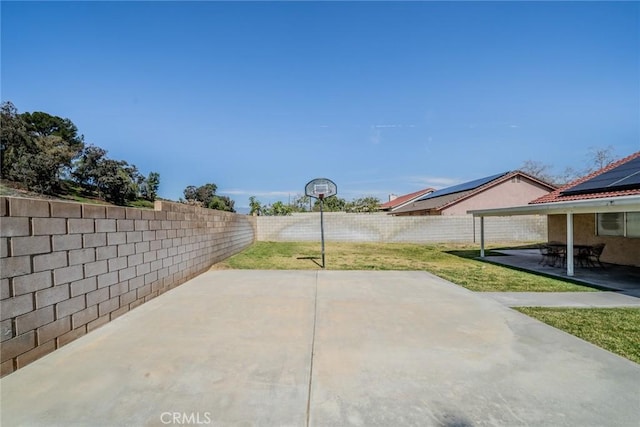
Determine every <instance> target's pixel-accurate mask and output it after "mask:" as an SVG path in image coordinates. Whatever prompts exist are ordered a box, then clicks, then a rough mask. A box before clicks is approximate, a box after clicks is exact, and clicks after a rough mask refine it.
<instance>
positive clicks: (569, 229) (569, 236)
mask: <svg viewBox="0 0 640 427" xmlns="http://www.w3.org/2000/svg"><path fill="white" fill-rule="evenodd" d="M565 260H566V262H567V276H573V213H572V212H567V254H566V258H565Z"/></svg>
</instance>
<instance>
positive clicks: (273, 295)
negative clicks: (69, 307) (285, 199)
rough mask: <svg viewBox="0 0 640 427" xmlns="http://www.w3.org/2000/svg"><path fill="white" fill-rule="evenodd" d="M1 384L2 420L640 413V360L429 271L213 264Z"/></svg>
mask: <svg viewBox="0 0 640 427" xmlns="http://www.w3.org/2000/svg"><path fill="white" fill-rule="evenodd" d="M0 387H1V391H0V392H1V409H2V414H1V417H2V418H1V419H2V425H3V426H4V425H7V426H16V425H28V426H34V425H35V426H38V425H46V426H69V425H75V426H84V425H91V426H95V425H105V426H106V425H109V426H111V425H118V426H120V425H132V426H138V425H140V426H162V425H185V424H189V425H216V426H245V425H246V426H249V425H255V426H305V425H313V426H330V425H336V426H337V425H339V426H344V425H363V426H376V425H378V426H388V425H421V426H454V425H455V426H476V425H478V426H479V425H490V426H491V425H493V426H513V425H554V426H575V425H581V426H601V425H616V426H637V420H638V417H640V402H639V401H638V395H639V393H640V365H637V364H635V363H633V362H631V361H628V360H626V359H623V358H621V357H618V356H616V355H614V354H611V353H609V352H607V351H605V350H602V349H600V348H597V347H595V346H593V345H591V344H588V343H586V342H584V341H582V340H580V339H578V338H575V337H573V336H571V335H568V334H565V333H563V332H561V331H558V330H556V329H554V328H551V327H549V326H547V325H545V324H543V323H541V322H538V321H536V320H533V319H531V318H529V317H527V316H525V315H523V314H520V313H517V312H515V311H514V310H511V309H509V308H507V307H505V306H503V305H502V304H500V303H499V302H497V301H495V300H493V299H491V298H487V297H483V296H481V295H478V294H475V293H473V292H470V291H468V290H466V289H464V288H461V287H459V286H456V285H453V284H451V283H449V282H446V281H444V280H441V279H439V278H437V277H435V276H432V275H430V274H428V273H425V272H356V271H352V272H344V271H301V272H294V271H286V272H283V271H224V270H222V271H221V270H219V271H211V272H208V273H206V274H203V275H201V276H199V277H197V278H195V279H193V280H191V281H190V282H187V283H185V284H184V285H182V286H180V287H178V288H176V289H174V290H172V291H170V292H168V293H166V294H163V295H161V296H159V297H158V298H156V299H154V300H152V301H150V302H148V303H146V304H144V305H143V306H141V307H138V308H136V309H135V310H132V311H131V312H129V313H127V314H125V315H123V316H122V317H120V318H118V319H116V320H115V321H113V322H111V323H109V324H107V325H105V326H103V327H102V328H100V329H98V330H96V331H94V332H92V333H90V334H88V335H86V336H84V337H82V338H80V339H78V340H76V341H74V342H72V343H71V344H69V345H67V346H65V347H63V348H62V349H60V350H57V351H55V352H54V353H52V354H50V355H48V356H46V357H44V358H42V359H40V360H38V361H36V362H34V363H32V364H31V365H29V366H27V367H25V368H23V369H20V370H18V371H17V372H14V373H12V374H10V375H8V376H7V377H5V378H3V379H2V380H0Z"/></svg>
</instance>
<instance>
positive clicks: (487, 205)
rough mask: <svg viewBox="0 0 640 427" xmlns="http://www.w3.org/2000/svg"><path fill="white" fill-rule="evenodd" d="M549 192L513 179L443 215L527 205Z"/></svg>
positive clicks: (519, 178)
mask: <svg viewBox="0 0 640 427" xmlns="http://www.w3.org/2000/svg"><path fill="white" fill-rule="evenodd" d="M548 193H549V190H548V189H547V188H545V187H542V186H540V185H539V184H537V183H535V182H533V181H530V180H528V179H526V178H521V177H513V178H511V179H510V180H508V181H505V182H503V183H501V184H498V185H496V186H495V187H491V188H489V189H487V190H485V191H483V192H481V193H478V194H476V195H474V196H473V197H470V198H469V199H467V200H464V201H462V202H460V203H456V204H455V205H453V206H451V207H449V208H447V209H443V210H442V215H465V214H466V213H467V211H470V210H474V209H494V208H504V207H511V206H522V205H526V204H527V203H529V202H530V201H532V200H535V199H537V198H539V197H542V196H544V195H545V194H548Z"/></svg>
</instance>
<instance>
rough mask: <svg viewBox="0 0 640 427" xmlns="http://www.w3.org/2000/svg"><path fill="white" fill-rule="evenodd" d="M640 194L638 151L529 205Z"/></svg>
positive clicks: (639, 159)
mask: <svg viewBox="0 0 640 427" xmlns="http://www.w3.org/2000/svg"><path fill="white" fill-rule="evenodd" d="M633 195H640V151H638V152H637V153H633V154H631V155H630V156H627V157H625V158H624V159H621V160H618V161H617V162H614V163H612V164H610V165H608V166H605V167H604V168H602V169H600V170H597V171H595V172H593V173H591V174H589V175H586V176H584V177H582V178H579V179H577V180H575V181H573V182H570V183H569V184H567V185H565V186H562V187H560V188H558V189H557V190H555V191H553V192H551V193H549V194H546V195H544V196H542V197H539V198H537V199H535V200H533V201H531V202H530V204H539V203H553V202H568V201H574V200H588V199H602V198H608V197H619V196H633Z"/></svg>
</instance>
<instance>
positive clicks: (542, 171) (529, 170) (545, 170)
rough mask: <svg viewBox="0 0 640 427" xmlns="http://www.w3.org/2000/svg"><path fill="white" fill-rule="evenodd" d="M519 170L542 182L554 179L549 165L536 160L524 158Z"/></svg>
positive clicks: (551, 181)
mask: <svg viewBox="0 0 640 427" xmlns="http://www.w3.org/2000/svg"><path fill="white" fill-rule="evenodd" d="M520 170H521V171H522V172H524V173H526V174H529V175H531V176H533V177H535V178H538V179H539V180H541V181H544V182H548V183H553V182H555V181H556V178H555V177H554V176H553V175H552V174H551V165H548V164H546V163H542V162H539V161H537V160H526V161H525V162H524V163H523V164H522V166H520Z"/></svg>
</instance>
